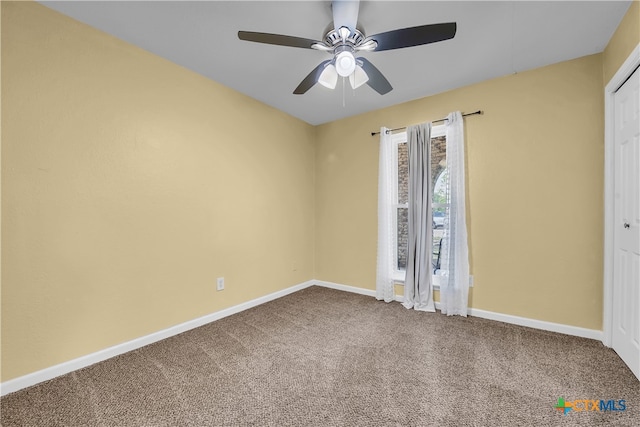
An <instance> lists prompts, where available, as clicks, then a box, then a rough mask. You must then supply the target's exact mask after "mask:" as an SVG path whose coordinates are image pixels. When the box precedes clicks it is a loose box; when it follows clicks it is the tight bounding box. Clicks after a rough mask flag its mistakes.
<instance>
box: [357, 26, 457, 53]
mask: <svg viewBox="0 0 640 427" xmlns="http://www.w3.org/2000/svg"><path fill="white" fill-rule="evenodd" d="M456 27H457V26H456V23H455V22H447V23H444V24H430V25H421V26H419V27H410V28H402V29H399V30H393V31H387V32H386V33H380V34H375V35H373V36H370V37H367V39H373V40H375V41H377V42H378V47H376V48H375V51H376V52H379V51H382V50H391V49H401V48H403V47H411V46H420V45H423V44H429V43H435V42H440V41H443V40H449V39H452V38H453V37H454V36H455V35H456Z"/></svg>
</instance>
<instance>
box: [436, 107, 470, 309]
mask: <svg viewBox="0 0 640 427" xmlns="http://www.w3.org/2000/svg"><path fill="white" fill-rule="evenodd" d="M462 120H463V119H462V114H461V113H460V112H459V111H456V112H454V113H451V114H449V115H448V116H447V120H446V132H447V168H448V174H449V182H448V185H449V189H448V190H449V191H448V194H449V221H448V224H445V240H444V243H445V244H444V245H443V248H442V250H443V251H444V252H445V254H444V256H445V257H446V260H447V264H448V265H447V267H446V272H445V274H444V276H443V277H442V279H441V282H440V304H441V310H442V313H443V314H446V315H448V316H453V315H460V316H464V317H467V306H468V296H469V249H468V245H467V220H466V208H465V173H464V123H463V121H462Z"/></svg>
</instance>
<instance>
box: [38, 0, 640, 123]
mask: <svg viewBox="0 0 640 427" xmlns="http://www.w3.org/2000/svg"><path fill="white" fill-rule="evenodd" d="M42 3H43V4H45V5H46V6H48V7H50V8H52V9H55V10H58V11H60V12H62V13H64V14H66V15H69V16H71V17H73V18H75V19H77V20H79V21H82V22H85V23H87V24H89V25H91V26H93V27H95V28H98V29H100V30H103V31H105V32H107V33H109V34H112V35H114V36H116V37H118V38H120V39H122V40H125V41H127V42H129V43H132V44H134V45H137V46H140V47H142V48H143V49H145V50H148V51H150V52H153V53H155V54H157V55H159V56H161V57H164V58H166V59H168V60H170V61H172V62H175V63H177V64H180V65H182V66H184V67H186V68H188V69H191V70H193V71H195V72H197V73H200V74H202V75H204V76H207V77H209V78H211V79H212V80H215V81H217V82H220V83H222V84H224V85H226V86H229V87H231V88H233V89H235V90H237V91H239V92H242V93H244V94H247V95H249V96H251V97H253V98H255V99H258V100H260V101H262V102H264V103H265V104H269V105H271V106H273V107H275V108H278V109H280V110H282V111H285V112H287V113H289V114H291V115H292V116H295V117H298V118H300V119H302V120H304V121H306V122H308V123H311V124H314V125H316V124H320V123H326V122H329V121H333V120H336V119H340V118H343V117H348V116H352V115H355V114H359V113H363V112H366V111H371V110H375V109H379V108H383V107H387V106H390V105H394V104H398V103H402V102H406V101H409V100H412V99H417V98H422V97H424V96H428V95H433V94H436V93H440V92H444V91H447V90H451V89H454V88H458V87H461V86H466V85H469V84H473V83H477V82H480V81H483V80H487V79H491V78H495V77H500V76H504V75H508V74H512V73H514V72H521V71H525V70H529V69H533V68H537V67H541V66H544V65H549V64H553V63H556V62H560V61H564V60H569V59H573V58H578V57H581V56H585V55H589V54H593V53H598V52H602V51H603V50H604V48H605V47H606V45H607V43H608V41H609V39H610V38H611V36H612V35H613V32H614V31H615V29H616V27H617V26H618V24H619V23H620V21H621V19H622V17H623V16H624V14H625V12H626V11H627V9H628V7H629V5H630V4H631V2H630V1H548V2H542V1H532V2H524V1H515V2H507V1H497V2H489V1H471V2H464V1H447V2H444V1H410V2H400V1H362V2H361V3H360V15H359V19H358V21H359V23H360V25H359V26H360V27H361V28H362V29H364V31H365V33H366V34H369V35H372V34H376V33H380V32H384V31H389V30H394V29H397V28H404V27H412V26H417V25H424V24H432V23H439V22H452V21H455V22H457V24H458V31H457V34H456V36H455V38H454V39H452V40H448V41H444V42H440V43H434V44H430V45H425V46H418V47H411V48H405V49H399V50H394V51H385V52H368V53H364V54H363V55H362V56H365V57H366V58H367V59H369V60H370V61H371V62H372V63H373V64H374V65H375V66H376V67H377V68H378V69H379V70H380V71H381V72H382V73H383V74H384V75H385V76H386V77H387V79H388V80H389V82H390V83H391V85H392V86H393V87H394V89H393V91H391V92H390V93H388V94H386V95H384V96H381V95H379V94H377V93H376V92H374V91H373V90H372V89H371V88H370V87H368V86H366V85H365V86H362V87H361V88H359V89H357V90H355V91H353V90H352V89H351V88H350V86H349V85H348V83H347V88H346V89H345V90H344V91H343V90H342V86H341V85H340V83H339V84H338V87H337V88H336V90H333V91H332V90H329V89H326V88H324V87H322V86H321V85H316V86H314V87H313V88H312V89H311V90H309V92H307V93H306V94H304V95H293V93H292V92H293V90H294V89H295V87H296V86H297V85H298V84H299V83H300V81H302V79H303V78H304V77H305V76H306V75H307V74H308V73H309V72H310V71H311V70H312V69H313V68H314V67H315V66H316V65H317V64H319V63H320V62H321V61H323V60H325V59H329V57H330V56H329V55H328V54H326V53H322V52H319V51H315V50H311V49H299V48H291V47H282V46H271V45H266V44H259V43H251V42H246V41H241V40H238V37H237V32H238V30H245V31H258V32H266V33H279V34H286V35H293V36H299V37H304V38H310V39H316V40H322V38H323V36H324V33H325V31H326V29H327V28H328V26H329V24H330V23H331V20H332V18H331V5H330V2H329V1H285V2H273V1H258V2H248V1H196V2H181V1H174V2H170V1H141V2H131V1H129V2H124V1H106V2H96V1H66V2H49V1H47V2H42ZM480 107H481V106H480Z"/></svg>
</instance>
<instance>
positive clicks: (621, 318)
mask: <svg viewBox="0 0 640 427" xmlns="http://www.w3.org/2000/svg"><path fill="white" fill-rule="evenodd" d="M614 114H615V125H616V128H615V142H614V144H615V159H614V162H615V165H614V176H615V182H614V200H615V205H614V221H615V224H614V264H613V265H614V272H613V330H612V345H613V349H614V350H615V351H616V352H617V353H618V354H619V355H620V357H621V358H622V360H624V362H625V363H626V364H627V365H628V366H629V368H631V371H633V373H634V374H635V375H636V377H638V378H640V315H639V312H640V71H639V70H636V71H635V72H634V73H633V75H632V76H631V77H630V78H629V79H628V80H627V81H626V82H625V83H624V85H622V87H621V88H620V89H619V90H618V91H617V92H616V94H615V112H614Z"/></svg>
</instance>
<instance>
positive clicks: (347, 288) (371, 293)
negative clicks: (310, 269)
mask: <svg viewBox="0 0 640 427" xmlns="http://www.w3.org/2000/svg"><path fill="white" fill-rule="evenodd" d="M312 282H313V283H314V284H315V285H317V286H322V287H324V288H331V289H337V290H339V291H345V292H351V293H354V294H360V295H367V296H369V297H375V296H376V291H374V290H371V289H364V288H357V287H355V286H348V285H343V284H340V283H333V282H325V281H323V280H313V281H312Z"/></svg>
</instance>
